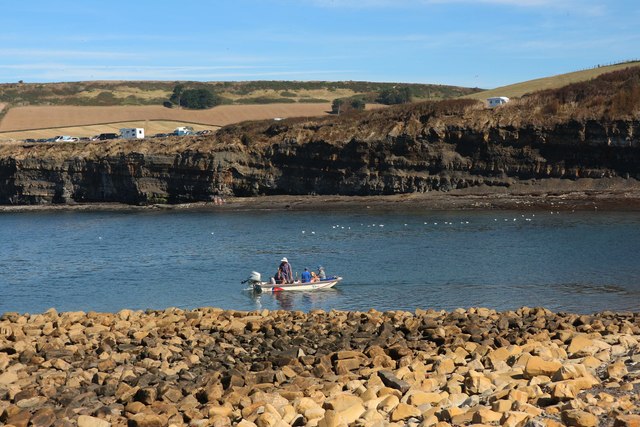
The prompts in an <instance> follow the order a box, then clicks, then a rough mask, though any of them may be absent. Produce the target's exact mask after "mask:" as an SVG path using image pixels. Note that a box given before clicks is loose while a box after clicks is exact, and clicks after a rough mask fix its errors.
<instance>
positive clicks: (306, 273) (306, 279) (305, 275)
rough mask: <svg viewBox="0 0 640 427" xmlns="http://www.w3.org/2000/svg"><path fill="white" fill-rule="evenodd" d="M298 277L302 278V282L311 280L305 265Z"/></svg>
mask: <svg viewBox="0 0 640 427" xmlns="http://www.w3.org/2000/svg"><path fill="white" fill-rule="evenodd" d="M300 278H301V279H302V283H309V282H310V281H311V273H309V269H308V268H307V267H305V268H304V271H303V272H302V275H301V276H300Z"/></svg>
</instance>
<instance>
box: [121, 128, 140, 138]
mask: <svg viewBox="0 0 640 427" xmlns="http://www.w3.org/2000/svg"><path fill="white" fill-rule="evenodd" d="M120 135H122V138H124V139H143V138H144V128H122V129H120Z"/></svg>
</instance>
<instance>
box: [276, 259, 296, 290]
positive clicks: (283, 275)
mask: <svg viewBox="0 0 640 427" xmlns="http://www.w3.org/2000/svg"><path fill="white" fill-rule="evenodd" d="M275 279H276V283H280V284H283V283H293V270H292V269H291V264H289V260H288V259H287V257H283V258H282V259H281V260H280V266H279V267H278V272H277V273H276V276H275Z"/></svg>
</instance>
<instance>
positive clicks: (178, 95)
mask: <svg viewBox="0 0 640 427" xmlns="http://www.w3.org/2000/svg"><path fill="white" fill-rule="evenodd" d="M169 100H170V101H171V102H172V103H174V104H176V105H179V106H181V107H185V108H192V109H195V110H202V109H205V108H211V107H215V106H216V105H219V104H221V102H222V100H221V99H220V97H219V96H217V95H216V94H214V93H213V92H211V91H210V90H207V89H185V86H184V85H183V84H177V85H176V86H175V87H174V88H173V93H172V94H171V98H169Z"/></svg>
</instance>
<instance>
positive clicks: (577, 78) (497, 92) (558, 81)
mask: <svg viewBox="0 0 640 427" xmlns="http://www.w3.org/2000/svg"><path fill="white" fill-rule="evenodd" d="M639 66H640V61H630V62H624V63H620V64H615V65H607V66H602V67H596V68H591V69H588V70H582V71H575V72H572V73H566V74H558V75H556V76H551V77H544V78H541V79H535V80H528V81H525V82H521V83H515V84H512V85H507V86H502V87H499V88H495V89H490V90H485V91H480V92H475V93H473V94H469V95H464V96H463V98H470V99H479V100H485V99H487V98H491V97H493V96H507V97H509V98H515V97H521V96H523V95H525V94H530V93H533V92H537V91H540V90H546V89H558V88H561V87H563V86H566V85H569V84H571V83H579V82H584V81H587V80H591V79H594V78H596V77H598V76H600V75H602V74H606V73H610V72H612V71H618V70H623V69H625V68H629V67H639Z"/></svg>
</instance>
